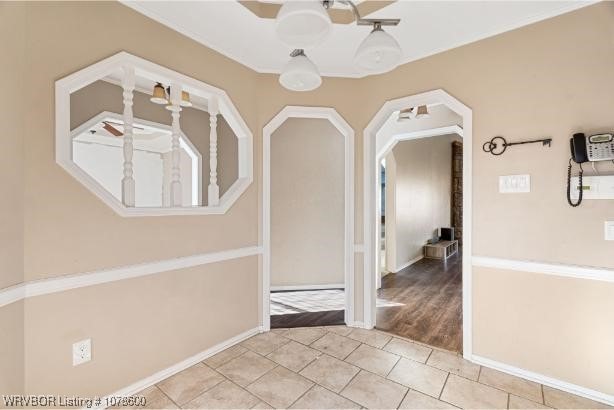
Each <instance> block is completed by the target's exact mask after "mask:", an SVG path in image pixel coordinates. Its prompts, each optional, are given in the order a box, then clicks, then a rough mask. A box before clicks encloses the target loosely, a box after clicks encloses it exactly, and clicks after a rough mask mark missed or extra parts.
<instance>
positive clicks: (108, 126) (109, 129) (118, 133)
mask: <svg viewBox="0 0 614 410" xmlns="http://www.w3.org/2000/svg"><path fill="white" fill-rule="evenodd" d="M102 123H103V124H104V126H103V127H102V128H103V129H104V130H105V131H107V132H110V133H111V134H113V135H115V136H116V137H122V136H123V135H124V133H123V132H121V131H120V130H118V129H117V128H115V127H114V126H112V125H111V124H109V123H108V122H106V121H103V122H102Z"/></svg>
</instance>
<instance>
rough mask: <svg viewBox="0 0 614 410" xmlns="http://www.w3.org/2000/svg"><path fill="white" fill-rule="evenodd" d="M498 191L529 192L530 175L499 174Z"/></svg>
mask: <svg viewBox="0 0 614 410" xmlns="http://www.w3.org/2000/svg"><path fill="white" fill-rule="evenodd" d="M499 192H501V193H502V194H511V193H517V192H531V175H505V176H500V177H499Z"/></svg>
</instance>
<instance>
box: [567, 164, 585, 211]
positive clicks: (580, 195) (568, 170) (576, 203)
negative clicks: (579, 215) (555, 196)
mask: <svg viewBox="0 0 614 410" xmlns="http://www.w3.org/2000/svg"><path fill="white" fill-rule="evenodd" d="M583 172H584V170H583V169H582V164H580V172H579V173H578V200H577V201H576V202H575V203H574V202H572V200H571V158H569V166H568V167H567V202H568V203H569V205H571V206H573V207H574V208H575V207H576V206H578V205H580V204H581V203H582V173H583Z"/></svg>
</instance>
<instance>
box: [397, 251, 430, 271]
mask: <svg viewBox="0 0 614 410" xmlns="http://www.w3.org/2000/svg"><path fill="white" fill-rule="evenodd" d="M423 258H424V255H420V256H418V257H417V258H414V259H412V260H410V261H409V262H407V263H404V264H403V265H401V266H397V268H396V270H395V271H394V273H398V272H399V271H402V270H403V269H405V268H406V267H408V266H411V265H413V264H414V263H416V262H418V261H419V260H421V259H423Z"/></svg>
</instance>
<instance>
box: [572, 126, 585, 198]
mask: <svg viewBox="0 0 614 410" xmlns="http://www.w3.org/2000/svg"><path fill="white" fill-rule="evenodd" d="M569 148H570V150H571V158H569V166H568V167H567V203H569V205H570V206H573V207H576V206H579V205H580V204H581V203H582V174H583V173H584V170H583V169H582V163H584V162H586V161H588V155H587V153H586V136H585V135H584V134H583V133H581V132H580V133H576V134H574V135H573V137H572V138H571V139H570V140H569ZM572 160H573V161H574V162H575V163H576V164H579V165H580V172H579V173H578V200H577V201H576V202H573V201H572V199H571V167H572V163H571V161H572Z"/></svg>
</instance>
